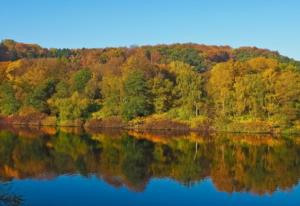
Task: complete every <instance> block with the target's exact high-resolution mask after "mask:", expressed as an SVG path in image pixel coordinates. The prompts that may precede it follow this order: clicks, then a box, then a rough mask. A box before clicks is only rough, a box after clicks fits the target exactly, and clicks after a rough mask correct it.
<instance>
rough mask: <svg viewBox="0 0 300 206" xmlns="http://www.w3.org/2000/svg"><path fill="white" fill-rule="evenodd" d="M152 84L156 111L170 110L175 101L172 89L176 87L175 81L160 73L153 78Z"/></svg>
mask: <svg viewBox="0 0 300 206" xmlns="http://www.w3.org/2000/svg"><path fill="white" fill-rule="evenodd" d="M151 85H152V90H151V92H152V94H153V106H154V110H155V112H156V113H162V112H166V111H168V110H169V109H170V108H171V106H172V103H173V95H172V90H173V89H174V83H173V82H172V81H171V80H169V79H166V78H164V77H163V76H162V75H158V76H156V77H154V78H153V79H152V81H151Z"/></svg>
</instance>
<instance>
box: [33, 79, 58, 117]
mask: <svg viewBox="0 0 300 206" xmlns="http://www.w3.org/2000/svg"><path fill="white" fill-rule="evenodd" d="M55 84H56V81H55V80H53V79H48V80H45V81H44V82H42V83H41V84H40V85H38V86H37V87H36V88H35V89H34V90H33V92H32V93H31V94H30V95H29V96H28V98H27V105H30V106H33V107H34V108H36V109H38V110H39V111H42V112H46V111H47V110H48V105H47V100H48V99H49V98H50V97H51V96H52V95H53V94H54V92H55Z"/></svg>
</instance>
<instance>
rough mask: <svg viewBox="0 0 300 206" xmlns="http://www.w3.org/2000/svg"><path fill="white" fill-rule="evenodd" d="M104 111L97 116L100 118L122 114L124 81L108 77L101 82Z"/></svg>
mask: <svg viewBox="0 0 300 206" xmlns="http://www.w3.org/2000/svg"><path fill="white" fill-rule="evenodd" d="M101 88H102V90H101V95H102V109H101V110H100V112H99V113H97V114H95V115H96V116H99V117H107V116H115V115H120V114H121V90H122V79H121V78H120V77H115V76H106V77H104V78H103V79H102V82H101Z"/></svg>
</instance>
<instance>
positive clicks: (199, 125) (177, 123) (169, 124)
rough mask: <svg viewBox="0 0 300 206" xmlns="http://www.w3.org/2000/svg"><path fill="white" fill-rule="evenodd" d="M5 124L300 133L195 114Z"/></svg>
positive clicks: (24, 119)
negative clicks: (184, 117)
mask: <svg viewBox="0 0 300 206" xmlns="http://www.w3.org/2000/svg"><path fill="white" fill-rule="evenodd" d="M0 124H2V125H20V126H35V127H36V126H50V127H57V126H58V127H81V128H84V129H86V130H89V131H97V130H98V129H102V128H114V129H126V130H135V131H151V130H152V131H156V130H162V131H164V130H165V131H201V132H231V133H263V134H281V133H287V134H300V127H299V125H296V126H294V127H292V128H288V129H283V128H278V127H274V126H273V125H270V124H269V123H268V122H264V121H239V122H226V123H225V122H224V123H220V122H213V121H210V120H208V119H207V118H195V119H192V120H189V121H183V120H178V119H170V118H166V117H163V116H159V115H153V116H150V117H140V118H135V119H133V120H131V121H124V120H122V119H121V118H120V117H117V116H115V117H108V118H102V119H88V120H81V119H77V120H68V121H58V119H57V118H56V117H54V116H47V115H45V114H40V113H38V114H31V115H27V116H16V115H14V116H9V117H0Z"/></svg>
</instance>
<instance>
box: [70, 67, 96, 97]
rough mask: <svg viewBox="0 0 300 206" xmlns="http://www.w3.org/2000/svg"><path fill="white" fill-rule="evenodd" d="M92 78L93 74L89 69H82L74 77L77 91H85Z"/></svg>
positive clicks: (74, 85)
mask: <svg viewBox="0 0 300 206" xmlns="http://www.w3.org/2000/svg"><path fill="white" fill-rule="evenodd" d="M91 78H92V73H91V71H90V70H88V69H81V70H79V71H77V72H76V73H75V74H74V76H73V87H74V90H75V91H78V92H81V91H83V90H84V88H85V86H86V85H87V83H88V81H89V80H90V79H91Z"/></svg>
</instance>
